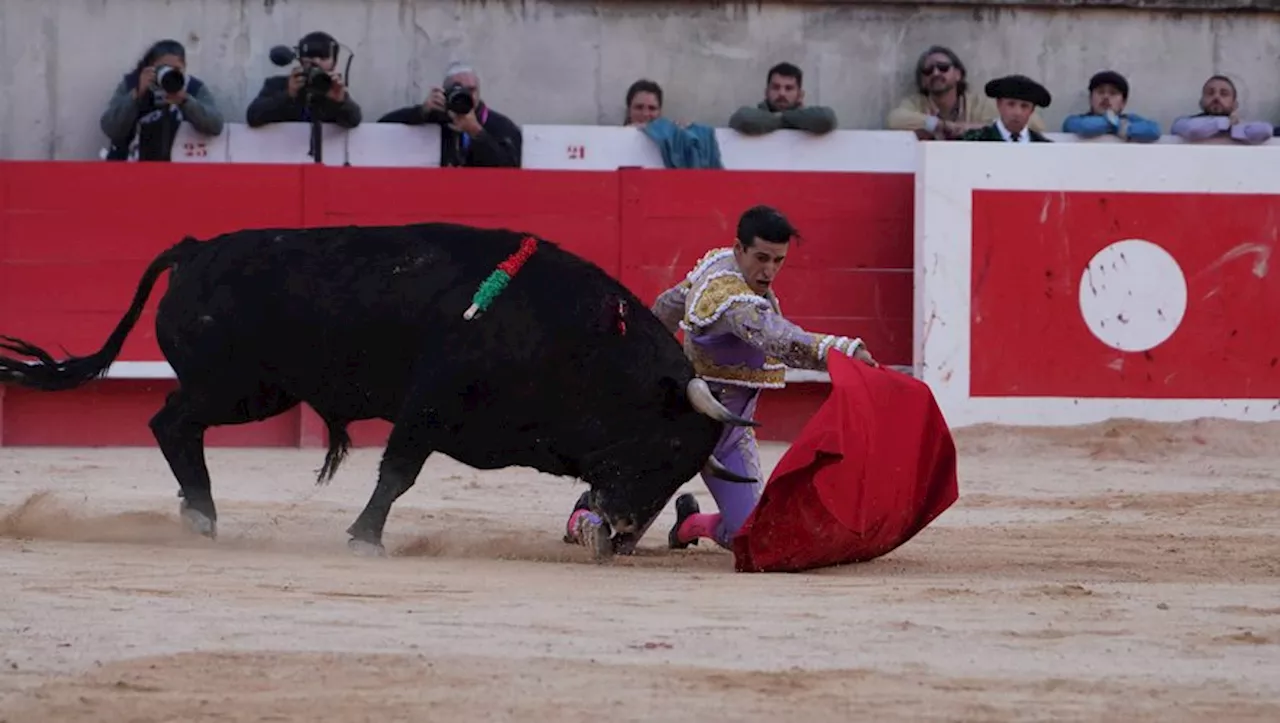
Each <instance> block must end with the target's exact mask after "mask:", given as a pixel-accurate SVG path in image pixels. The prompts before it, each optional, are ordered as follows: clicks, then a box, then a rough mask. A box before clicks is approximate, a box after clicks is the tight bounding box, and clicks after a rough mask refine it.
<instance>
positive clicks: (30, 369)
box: [0, 236, 199, 392]
mask: <svg viewBox="0 0 1280 723" xmlns="http://www.w3.org/2000/svg"><path fill="white" fill-rule="evenodd" d="M198 244H199V242H198V241H196V240H195V239H194V238H191V237H190V236H188V237H187V238H184V239H183V240H182V241H180V242H178V243H177V244H175V245H173V246H171V247H169V248H168V249H166V250H165V251H163V252H162V253H161V254H160V255H159V256H157V257H156V258H155V260H154V261H152V262H151V265H150V266H148V267H147V270H146V271H145V272H143V274H142V279H141V280H139V281H138V290H137V291H136V292H135V293H134V295H133V305H132V306H130V307H129V310H128V311H126V312H125V314H124V318H122V319H121V320H120V323H119V324H116V328H115V330H114V331H112V332H111V336H109V337H107V341H106V343H105V344H103V345H102V348H101V349H99V350H98V351H97V352H95V353H93V354H90V355H89V356H70V357H67V358H66V359H63V360H62V361H58V360H57V359H54V358H53V356H52V355H50V354H49V352H47V351H45V350H44V349H41V348H40V347H38V346H36V345H34V344H31V343H30V342H27V341H24V340H22V339H15V338H13V337H11V336H0V350H4V351H8V352H13V353H15V354H20V355H22V356H28V357H32V358H33V359H35V361H22V360H19V359H14V358H12V357H8V356H4V355H0V383H4V384H18V385H21V386H24V387H28V388H31V389H39V390H41V391H51V392H55V391H63V390H66V389H75V388H76V387H78V386H80V385H82V384H85V383H86V382H90V381H92V380H94V379H96V378H98V377H99V376H101V375H102V374H103V373H104V372H106V370H107V368H108V367H109V366H111V362H113V361H115V358H116V357H117V356H118V355H119V354H120V349H121V348H122V347H123V346H124V340H125V339H126V338H127V337H128V336H129V332H131V331H133V327H134V325H135V324H137V323H138V317H139V316H141V315H142V308H143V307H144V306H146V303H147V297H149V296H150V295H151V289H152V288H153V287H154V286H155V284H156V280H157V279H159V278H160V274H162V273H164V272H165V271H168V270H169V269H170V268H172V267H173V265H174V264H176V263H177V262H178V261H180V260H181V259H182V258H183V257H185V256H186V255H187V254H188V253H189V252H190V251H191V250H192V249H193V248H194V247H195V246H196V245H198Z"/></svg>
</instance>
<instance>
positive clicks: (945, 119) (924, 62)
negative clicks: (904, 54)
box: [886, 45, 1044, 141]
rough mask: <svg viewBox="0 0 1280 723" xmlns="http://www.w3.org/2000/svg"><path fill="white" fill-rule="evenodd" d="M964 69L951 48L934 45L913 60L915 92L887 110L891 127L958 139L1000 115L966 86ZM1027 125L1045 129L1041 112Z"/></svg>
mask: <svg viewBox="0 0 1280 723" xmlns="http://www.w3.org/2000/svg"><path fill="white" fill-rule="evenodd" d="M967 75H968V73H967V71H966V70H965V67H964V63H962V62H961V61H960V58H959V56H957V55H956V54H955V52H953V51H952V50H951V49H950V48H947V47H944V46H941V45H935V46H933V47H931V48H929V49H928V50H926V51H924V52H923V53H921V55H920V58H919V59H918V60H917V61H916V70H915V80H916V89H917V91H918V92H916V93H912V94H911V95H909V96H907V97H906V98H903V99H902V102H901V103H899V104H898V107H897V108H894V109H893V110H891V111H889V116H888V118H887V119H886V125H887V126H888V127H889V129H890V130H898V131H914V132H915V134H916V137H917V138H919V139H920V140H940V141H941V140H957V139H959V138H960V136H962V135H964V134H965V133H966V132H968V131H970V130H973V129H975V128H982V127H983V126H987V125H990V124H992V123H994V122H995V120H996V118H999V117H1000V113H999V111H997V110H996V104H995V101H993V100H992V99H990V98H988V97H986V96H985V95H984V94H982V93H978V92H976V91H975V90H974V89H973V88H971V87H970V86H969V83H968V80H967ZM1027 127H1028V128H1030V129H1032V130H1034V131H1037V132H1043V131H1044V120H1043V119H1042V118H1041V117H1040V114H1039V113H1038V112H1037V113H1034V114H1032V116H1031V120H1030V122H1029V123H1028V124H1027Z"/></svg>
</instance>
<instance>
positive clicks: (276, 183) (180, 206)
mask: <svg viewBox="0 0 1280 723" xmlns="http://www.w3.org/2000/svg"><path fill="white" fill-rule="evenodd" d="M301 181H302V175H301V173H300V171H299V169H298V167H296V166H284V165H263V166H258V165H252V166H246V165H244V164H234V165H232V164H228V165H217V164H212V165H203V164H201V165H194V164H168V163H98V162H84V163H82V162H68V161H60V162H57V163H40V162H11V161H5V162H4V173H3V174H0V183H3V185H4V188H5V193H6V198H7V201H6V206H5V208H4V214H3V217H2V218H3V223H2V224H0V259H4V260H6V261H37V260H38V261H49V260H88V259H104V260H105V259H147V260H148V261H150V260H151V258H152V257H153V256H155V255H156V254H157V253H159V252H160V251H161V250H162V249H164V248H167V247H168V246H171V245H173V244H175V243H177V242H178V241H180V240H181V239H182V237H183V236H186V235H188V234H191V235H194V236H197V237H199V238H204V237H206V236H211V235H213V234H217V233H223V232H226V231H234V230H236V229H239V228H252V227H260V226H279V225H283V226H295V225H298V224H300V223H302V216H301V210H302V207H301V203H302V182H301Z"/></svg>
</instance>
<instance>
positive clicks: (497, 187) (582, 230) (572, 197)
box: [307, 168, 618, 274]
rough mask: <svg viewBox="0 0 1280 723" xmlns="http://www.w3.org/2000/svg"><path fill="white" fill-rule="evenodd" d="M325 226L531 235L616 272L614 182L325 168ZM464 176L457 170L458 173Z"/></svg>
mask: <svg viewBox="0 0 1280 723" xmlns="http://www.w3.org/2000/svg"><path fill="white" fill-rule="evenodd" d="M317 170H318V171H320V172H321V174H322V175H321V176H320V178H322V179H323V180H322V181H321V182H319V183H316V184H314V185H312V186H309V187H308V189H307V192H308V194H313V193H314V194H320V196H321V198H322V199H323V200H322V202H321V205H322V206H323V208H324V223H326V224H348V223H354V224H383V223H416V222H427V221H443V222H452V223H465V224H470V225H473V226H482V227H488V228H508V229H511V230H514V231H527V232H530V233H536V234H538V235H539V236H542V237H543V238H546V239H549V240H551V241H555V242H557V243H558V244H560V245H561V246H562V247H564V248H565V249H568V250H569V251H572V252H574V253H577V254H580V255H582V256H584V257H586V258H588V259H590V260H591V261H594V262H595V263H597V264H599V265H600V266H601V267H602V268H603V269H604V270H606V271H608V272H609V273H611V274H616V270H617V266H618V176H617V174H614V173H600V172H595V171H590V172H587V171H536V170H524V169H489V168H468V169H454V168H441V169H413V168H395V169H392V168H325V169H317ZM460 170H461V172H459V171H460Z"/></svg>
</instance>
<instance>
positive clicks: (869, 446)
mask: <svg viewBox="0 0 1280 723" xmlns="http://www.w3.org/2000/svg"><path fill="white" fill-rule="evenodd" d="M827 359H828V370H829V372H830V374H831V395H830V396H828V397H827V400H826V401H825V402H823V404H822V406H821V407H820V408H819V409H818V412H817V413H816V414H814V416H813V418H812V419H810V420H809V422H808V423H807V424H806V425H805V426H804V428H803V429H802V430H801V431H800V436H799V437H798V438H797V439H796V440H795V441H794V442H793V443H792V445H791V447H790V448H789V449H788V450H787V452H786V454H784V455H783V456H782V459H781V460H779V461H778V466H777V467H776V468H775V469H774V471H773V474H772V475H771V476H770V478H769V482H768V483H767V484H766V485H765V488H764V493H763V494H762V495H761V498H760V502H759V504H757V505H756V508H755V510H754V511H753V512H752V513H751V516H750V517H748V518H747V521H746V523H745V524H744V525H743V526H742V528H741V529H740V530H739V531H738V534H737V536H736V537H735V538H734V540H733V554H734V561H735V567H736V569H737V570H738V571H739V572H800V571H803V570H811V569H814V568H818V567H826V566H830V565H840V564H845V563H851V562H864V561H866V560H870V559H872V558H875V557H879V556H881V555H884V554H886V553H888V552H890V551H892V550H894V549H896V548H897V547H899V546H901V545H902V544H904V543H906V542H907V541H908V540H910V539H911V538H912V537H914V536H915V535H916V534H917V533H919V532H920V531H921V530H923V529H924V528H925V527H926V526H927V525H928V524H929V523H930V522H932V521H933V520H934V519H936V518H937V517H938V515H940V514H942V513H943V512H944V511H946V509H947V508H948V507H950V506H951V504H952V503H953V502H955V501H956V498H957V497H958V496H959V486H958V483H957V481H956V449H955V444H954V442H953V441H952V438H951V430H950V429H949V428H948V427H947V423H946V420H945V419H944V418H943V416H942V410H940V409H939V408H938V404H937V402H936V401H935V400H934V398H933V392H932V391H931V390H930V389H929V386H928V385H927V384H925V383H924V382H921V381H919V380H916V379H914V378H912V377H909V376H907V375H906V374H902V373H900V372H896V371H893V370H890V369H887V368H884V367H878V368H877V367H871V366H868V365H867V364H865V363H863V362H861V361H858V360H856V359H852V358H850V357H847V356H845V355H843V354H831V355H830V356H829V357H827Z"/></svg>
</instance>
